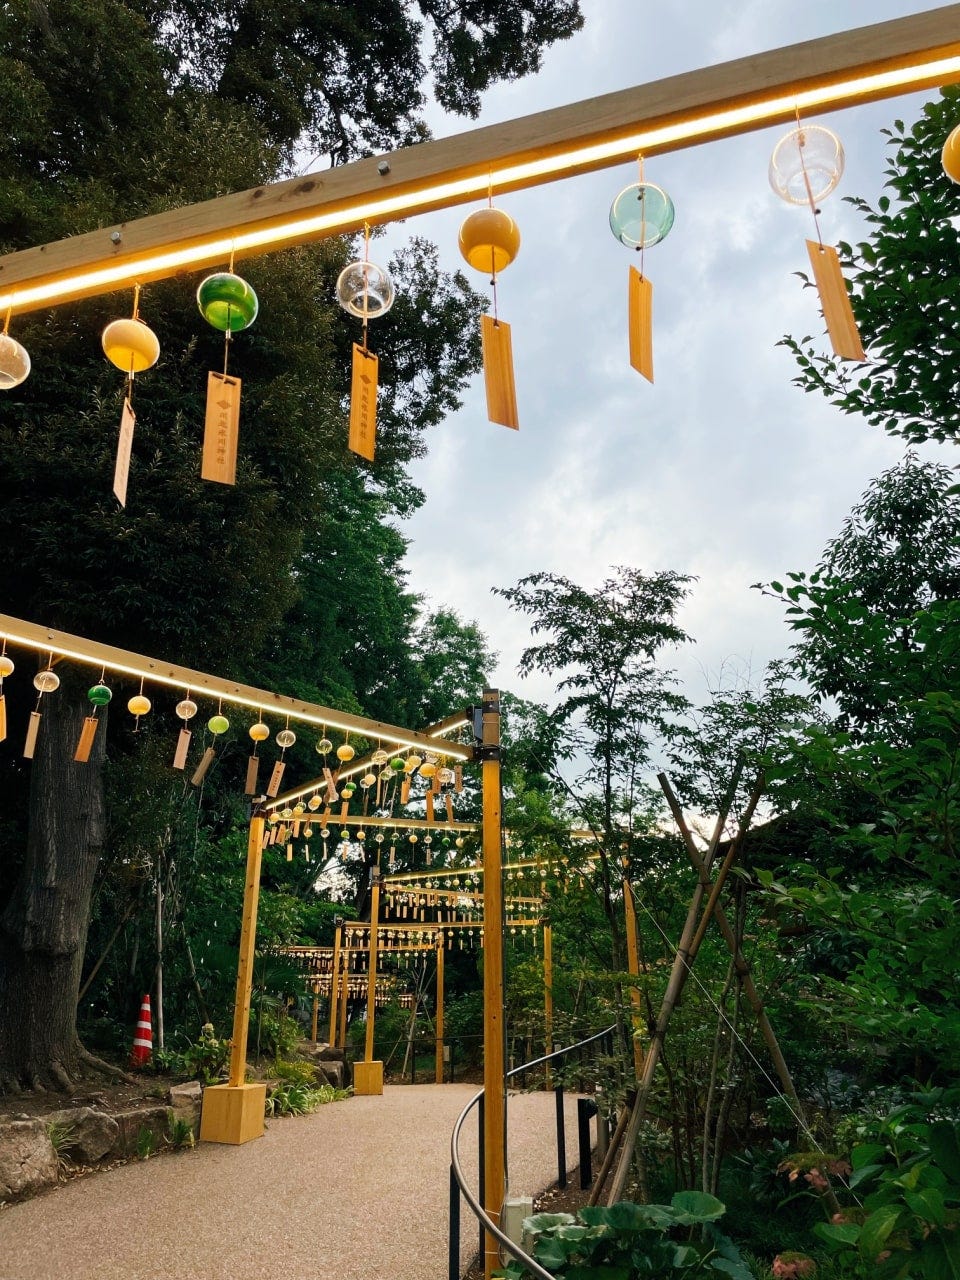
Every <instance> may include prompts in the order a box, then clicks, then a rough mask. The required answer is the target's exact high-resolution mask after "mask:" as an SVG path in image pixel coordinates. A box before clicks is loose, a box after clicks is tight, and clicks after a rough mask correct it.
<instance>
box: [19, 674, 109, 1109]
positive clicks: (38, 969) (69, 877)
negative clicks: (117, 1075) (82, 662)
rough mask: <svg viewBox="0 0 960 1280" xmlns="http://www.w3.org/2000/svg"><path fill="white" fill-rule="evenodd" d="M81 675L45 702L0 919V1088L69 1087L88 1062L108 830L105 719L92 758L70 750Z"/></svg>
mask: <svg viewBox="0 0 960 1280" xmlns="http://www.w3.org/2000/svg"><path fill="white" fill-rule="evenodd" d="M82 687H83V686H82V683H81V681H80V680H79V678H78V677H76V676H73V675H71V674H70V673H69V672H64V674H63V678H62V684H61V687H60V689H59V690H57V691H56V692H55V693H52V694H45V695H44V696H43V698H42V699H41V700H40V711H41V713H42V717H43V718H42V720H41V723H40V730H39V736H38V739H37V747H36V754H35V757H34V760H33V763H32V765H29V766H27V767H29V768H31V769H32V777H31V780H30V826H29V834H28V836H27V849H26V857H25V859H24V862H23V866H22V867H21V869H20V875H19V878H18V879H17V881H16V884H15V885H14V888H13V892H12V894H11V896H10V899H9V901H8V902H7V904H6V906H5V907H4V910H3V913H2V915H0V1091H2V1090H3V1089H4V1088H7V1089H16V1088H17V1087H27V1088H44V1087H46V1086H47V1085H49V1084H53V1085H54V1086H56V1087H58V1088H66V1087H68V1086H69V1083H70V1078H71V1077H73V1076H75V1075H76V1074H78V1073H79V1070H80V1066H81V1064H82V1063H83V1062H84V1061H85V1058H84V1052H83V1050H82V1048H81V1046H80V1042H79V1040H78V1038H77V992H78V990H79V986H80V971H81V967H82V964H83V954H84V949H85V947H86V941H87V925H88V921H89V912H90V896H91V893H92V890H93V883H94V877H95V873H96V868H97V858H98V855H99V851H100V846H101V843H102V841H103V833H104V802H103V778H102V766H103V759H104V741H105V738H106V723H105V719H106V715H105V712H103V711H101V712H100V719H101V721H102V722H104V723H101V724H100V726H99V727H98V730H97V735H96V738H95V740H94V744H93V750H92V752H91V756H90V760H89V762H88V763H86V764H77V763H75V762H74V759H73V756H74V752H75V750H76V745H77V740H78V738H79V736H80V730H81V727H82V725H83V719H84V716H85V715H86V714H87V712H88V711H89V710H91V708H90V707H89V704H88V703H87V702H86V700H85V698H84V697H83V694H82V692H81V690H82Z"/></svg>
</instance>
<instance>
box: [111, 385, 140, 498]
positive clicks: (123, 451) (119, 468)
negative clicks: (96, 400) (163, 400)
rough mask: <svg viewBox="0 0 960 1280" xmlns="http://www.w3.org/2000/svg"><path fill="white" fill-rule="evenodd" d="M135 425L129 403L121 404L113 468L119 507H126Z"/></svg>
mask: <svg viewBox="0 0 960 1280" xmlns="http://www.w3.org/2000/svg"><path fill="white" fill-rule="evenodd" d="M136 425H137V418H136V414H135V413H134V412H133V408H132V406H131V404H130V401H129V400H127V399H125V400H124V402H123V413H122V414H121V415H120V438H119V440H118V441H117V460H116V463H115V464H114V468H113V492H114V494H115V496H116V499H117V501H118V502H119V503H120V505H121V507H125V506H126V505H127V480H128V479H129V476H130V455H131V453H132V452H133V429H134V427H135V426H136Z"/></svg>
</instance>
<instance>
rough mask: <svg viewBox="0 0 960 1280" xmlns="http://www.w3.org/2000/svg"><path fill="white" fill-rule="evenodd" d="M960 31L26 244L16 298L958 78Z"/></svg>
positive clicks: (842, 48) (640, 91)
mask: <svg viewBox="0 0 960 1280" xmlns="http://www.w3.org/2000/svg"><path fill="white" fill-rule="evenodd" d="M958 31H960V4H949V5H943V6H941V7H940V8H936V9H931V10H927V11H926V12H923V13H918V14H912V15H909V16H907V17H904V18H896V19H893V20H892V21H888V22H881V23H877V24H874V25H872V26H864V27H859V28H856V29H854V30H850V31H844V32H840V33H839V34H836V35H831V36H824V37H822V38H820V39H817V40H807V41H804V42H802V43H798V44H793V45H789V46H786V47H784V48H781V49H774V50H770V51H768V52H765V53H760V54H756V55H753V56H750V57H746V58H739V59H736V60H735V61H731V62H725V63H720V64H718V65H716V66H712V67H702V68H699V69H697V70H694V71H689V72H685V73H683V74H681V75H675V76H670V77H668V78H666V79H664V80H657V81H653V82H651V83H649V84H643V85H638V86H637V87H635V88H632V89H623V90H620V91H618V92H615V93H608V94H604V95H601V96H599V97H596V98H590V99H587V100H586V101H584V102H577V103H571V104H569V105H567V106H563V107H558V108H554V109H552V110H548V111H541V112H537V113H535V114H533V115H528V116H523V117H521V118H519V119H515V120H510V121H507V122H505V123H503V124H497V125H490V126H487V127H485V128H481V129H474V130H471V131H469V132H466V133H462V134H459V135H456V136H454V137H450V138H443V139H439V140H437V141H432V142H424V143H419V144H417V145H414V146H410V147H405V148H404V149H402V150H400V151H396V152H393V153H391V154H388V155H383V156H374V157H369V158H365V159H363V160H357V161H355V162H354V163H352V164H347V165H343V166H342V167H339V168H334V169H330V170H327V171H324V172H321V173H312V174H307V175H305V176H302V177H296V178H289V179H287V180H286V181H283V182H276V183H272V184H270V185H267V186H261V187H256V188H253V189H252V190H249V191H242V192H237V193H235V194H232V195H228V196H222V197H220V198H218V199H215V200H207V201H204V202H202V203H200V204H194V205H186V206H184V207H182V208H179V209H171V210H169V211H167V212H165V213H159V214H154V215H153V216H151V217H146V218H139V219H137V220H135V221H132V222H127V223H118V224H116V225H115V226H112V227H103V228H100V229H98V230H95V231H90V232H87V233H86V234H85V235H79V236H73V237H71V238H69V239H66V240H60V241H57V242H55V243H51V244H46V245H39V246H36V247H34V248H30V249H24V250H21V251H19V252H17V253H12V254H8V255H6V256H5V257H3V258H0V314H3V313H4V312H7V311H10V312H12V313H14V314H18V313H21V312H27V311H35V310H39V309H42V308H45V307H48V306H51V305H54V306H55V305H58V304H60V303H64V302H69V301H72V300H75V299H78V298H85V297H91V296H94V295H98V294H103V293H109V292H112V291H114V290H116V289H121V288H125V287H130V286H132V285H134V284H145V283H147V282H149V281H151V280H160V279H164V278H167V277H169V276H173V275H176V274H178V273H181V272H191V271H199V270H201V269H203V268H206V267H210V266H213V265H215V264H220V263H224V262H227V261H228V260H230V259H231V257H232V256H233V255H235V256H236V257H237V258H238V259H239V258H245V257H250V256H253V255H255V254H259V253H267V252H270V251H272V250H276V249H281V248H284V247H288V246H291V245H296V244H303V243H305V242H307V241H310V240H316V239H322V238H324V237H326V236H331V235H339V234H343V233H347V232H354V231H356V230H358V229H359V228H361V227H362V226H363V225H364V223H371V224H377V223H386V222H391V221H395V220H397V219H400V218H406V217H410V216H411V215H413V214H417V213H426V212H428V211H429V210H432V209H439V208H448V207H451V206H453V205H457V204H462V203H464V202H466V201H470V200H475V199H477V198H479V197H485V196H486V195H487V192H488V190H491V189H492V190H495V191H496V192H503V191H515V190H520V189H523V188H526V187H532V186H537V185H540V184H542V183H546V182H554V181H557V180H558V179H560V178H566V177H572V176H574V175H576V174H580V173H587V172H590V171H593V170H597V169H602V168H608V167H610V166H612V165H617V164H620V163H623V162H624V161H626V160H630V159H634V158H635V157H636V156H637V155H638V154H641V153H642V154H645V155H654V154H658V153H663V152H666V151H673V150H678V149H680V148H683V147H688V146H696V145H698V144H699V143H702V142H709V141H712V140H714V139H717V138H722V137H729V136H732V135H734V134H741V133H747V132H750V131H752V130H755V129H760V128H764V127H765V126H767V125H770V124H776V123H782V122H784V121H792V120H793V119H795V117H796V115H797V113H798V112H800V113H802V114H804V115H806V116H809V114H811V113H813V112H824V111H832V110H836V109H838V108H841V107H849V106H855V105H858V104H860V103H863V102H872V101H878V100H880V99H883V98H889V97H896V96H898V95H900V94H903V93H907V92H911V91H914V90H920V89H926V88H931V87H934V86H937V85H943V84H950V83H954V82H956V81H957V80H960V38H958V34H957V33H958Z"/></svg>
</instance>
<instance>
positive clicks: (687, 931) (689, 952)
mask: <svg viewBox="0 0 960 1280" xmlns="http://www.w3.org/2000/svg"><path fill="white" fill-rule="evenodd" d="M742 772H743V765H742V763H738V764H737V767H736V768H735V770H734V773H733V777H732V778H731V780H730V786H729V788H728V789H727V794H726V796H725V798H724V802H723V804H722V805H721V807H720V812H719V814H718V815H717V821H716V825H715V827H714V830H713V835H712V836H711V838H710V844H709V846H708V848H707V851H706V854H705V856H704V858H703V869H702V871H701V872H700V875H699V879H698V881H697V886H696V888H695V889H694V892H693V896H692V897H691V899H690V906H689V908H688V910H687V918H686V921H685V922H684V926H683V932H682V933H681V935H680V942H679V943H678V945H677V950H676V953H675V955H674V959H673V967H672V968H671V971H670V978H669V980H668V982H667V989H666V991H665V992H664V996H663V1002H662V1004H661V1006H660V1013H659V1016H658V1018H657V1025H656V1028H655V1030H654V1033H653V1036H652V1038H651V1040H650V1044H649V1046H648V1048H647V1052H646V1056H645V1059H644V1063H643V1072H642V1074H641V1076H640V1080H639V1083H638V1086H637V1097H636V1101H635V1102H634V1104H633V1110H632V1112H631V1115H630V1121H629V1123H628V1125H627V1129H626V1132H625V1134H624V1141H623V1150H622V1152H621V1154H620V1160H619V1163H618V1164H617V1168H616V1172H615V1173H614V1175H613V1182H612V1184H611V1188H610V1196H609V1198H608V1201H607V1203H608V1204H614V1203H616V1201H618V1200H622V1199H623V1195H624V1190H625V1188H626V1185H627V1178H628V1177H629V1174H630V1166H631V1164H632V1161H633V1151H634V1148H635V1146H636V1142H637V1136H638V1134H639V1132H640V1126H641V1124H642V1123H643V1120H644V1117H645V1116H646V1113H647V1105H648V1103H649V1101H650V1093H651V1090H652V1087H653V1079H654V1076H655V1075H656V1070H657V1066H658V1064H659V1062H660V1055H661V1052H662V1050H663V1042H664V1039H665V1037H666V1033H667V1027H668V1025H669V1023H670V1018H671V1015H672V1014H673V1011H674V1009H675V1008H676V1005H677V1002H678V1000H679V999H680V996H681V994H682V992H683V988H684V986H685V985H686V981H687V978H688V977H689V975H690V971H691V968H692V966H693V963H694V961H695V960H696V958H697V951H698V950H699V948H700V944H701V942H702V941H703V938H704V936H705V934H706V925H707V923H708V921H709V919H710V915H711V913H712V912H713V911H714V910H715V909H716V904H717V899H718V897H719V893H720V888H722V886H723V881H724V880H725V879H726V876H727V873H728V871H729V870H730V867H731V866H732V865H733V863H734V861H735V859H736V857H737V855H738V853H739V851H740V845H741V842H742V839H743V836H744V835H745V833H746V830H747V827H748V826H749V823H750V819H751V817H752V816H753V811H754V809H755V808H756V806H757V802H758V801H759V799H760V794H761V791H762V788H763V783H762V780H760V779H758V781H757V783H756V785H755V786H754V789H753V792H752V793H751V796H750V802H749V803H748V806H747V810H746V813H745V814H744V819H743V821H742V822H741V824H740V830H739V832H738V833H737V836H736V838H735V839H734V840H732V841H731V843H730V848H729V850H728V851H727V855H726V857H725V858H724V861H723V864H722V865H721V867H720V871H719V873H718V875H717V879H716V882H715V883H714V884H713V885H711V882H710V871H711V868H712V865H713V860H714V857H715V856H716V852H717V848H718V846H719V844H720V837H721V836H722V834H723V829H724V826H725V825H726V821H727V817H728V815H729V813H730V807H731V805H732V804H733V797H734V794H735V792H736V788H737V784H738V783H739V781H740V775H741V773H742ZM658 780H659V782H660V785H661V786H662V787H664V786H665V787H666V788H667V789H668V788H669V783H668V782H667V779H666V777H665V775H663V774H660V775H659V779H658ZM671 794H672V793H671ZM668 799H669V797H668ZM681 818H682V815H681ZM718 886H719V887H718ZM708 889H709V890H710V894H709V899H708V902H707V905H706V907H705V908H704V909H703V914H702V918H701V906H702V905H703V900H704V897H705V896H706V895H707V890H708Z"/></svg>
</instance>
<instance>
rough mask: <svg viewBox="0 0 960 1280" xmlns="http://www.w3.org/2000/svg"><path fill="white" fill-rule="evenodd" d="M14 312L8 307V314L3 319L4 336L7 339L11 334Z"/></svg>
mask: <svg viewBox="0 0 960 1280" xmlns="http://www.w3.org/2000/svg"><path fill="white" fill-rule="evenodd" d="M12 312H13V308H12V307H7V314H6V315H5V316H4V318H3V336H4V337H6V336H7V334H8V333H9V332H10V316H11V314H12Z"/></svg>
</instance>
